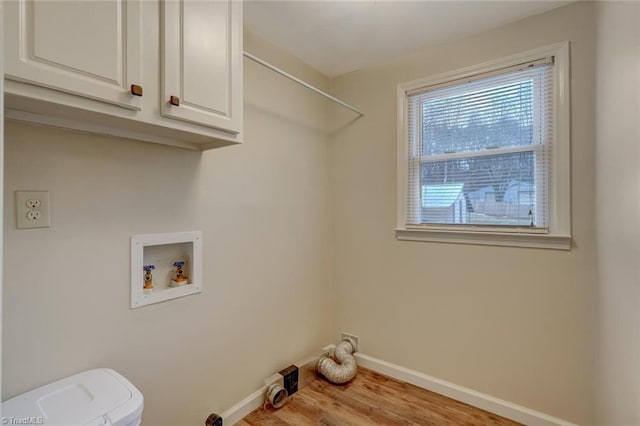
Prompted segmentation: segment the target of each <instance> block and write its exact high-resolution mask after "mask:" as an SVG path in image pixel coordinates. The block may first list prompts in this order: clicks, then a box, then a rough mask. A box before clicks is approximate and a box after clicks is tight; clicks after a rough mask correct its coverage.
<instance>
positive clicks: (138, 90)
mask: <svg viewBox="0 0 640 426" xmlns="http://www.w3.org/2000/svg"><path fill="white" fill-rule="evenodd" d="M131 94H132V95H133V96H142V86H138V85H137V84H132V85H131Z"/></svg>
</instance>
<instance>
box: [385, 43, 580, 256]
mask: <svg viewBox="0 0 640 426" xmlns="http://www.w3.org/2000/svg"><path fill="white" fill-rule="evenodd" d="M568 87H569V86H568V43H563V44H560V45H556V46H551V47H547V48H542V49H537V50H535V51H532V52H527V53H524V54H520V55H515V56H512V57H509V58H505V59H502V60H499V61H494V62H492V63H490V64H484V65H481V66H477V67H472V68H467V69H464V70H461V71H457V72H454V73H449V74H447V75H441V76H437V77H435V78H430V79H425V80H420V81H417V82H412V83H407V84H402V85H400V86H399V90H398V98H399V99H398V102H399V104H398V111H399V120H398V125H399V132H398V133H399V140H398V229H397V235H398V238H400V239H411V240H426V241H450V242H466V243H482V244H499V245H516V246H534V247H546V248H560V249H568V248H570V243H571V239H570V224H569V218H570V210H569V204H570V199H569V109H568V108H569V107H568V99H569V93H568Z"/></svg>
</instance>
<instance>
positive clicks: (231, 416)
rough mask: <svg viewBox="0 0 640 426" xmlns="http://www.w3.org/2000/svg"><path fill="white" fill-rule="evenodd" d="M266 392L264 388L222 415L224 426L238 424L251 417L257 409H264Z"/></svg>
mask: <svg viewBox="0 0 640 426" xmlns="http://www.w3.org/2000/svg"><path fill="white" fill-rule="evenodd" d="M265 392H266V390H265V388H264V386H263V387H261V388H260V389H258V390H257V391H255V392H254V393H252V394H251V395H249V396H248V397H246V398H245V399H243V400H242V401H240V402H238V403H237V404H236V405H234V406H233V407H231V408H229V409H228V410H227V411H225V412H224V413H222V415H221V416H220V417H222V422H223V424H224V426H231V425H234V424H236V423H238V422H239V421H240V420H242V419H243V418H245V417H246V416H248V415H249V413H251V412H252V411H253V410H255V409H256V408H259V407H262V404H263V403H264V393H265Z"/></svg>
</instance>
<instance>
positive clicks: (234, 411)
mask: <svg viewBox="0 0 640 426" xmlns="http://www.w3.org/2000/svg"><path fill="white" fill-rule="evenodd" d="M328 349H330V347H329V346H328V347H326V348H324V351H326V350H328ZM354 356H355V357H356V360H357V361H358V365H359V366H360V367H364V368H368V369H369V370H372V371H375V372H376V373H380V374H383V375H385V376H389V377H391V378H394V379H397V380H400V381H402V382H406V383H409V384H412V385H414V386H418V387H419V388H422V389H426V390H429V391H432V392H435V393H438V394H440V395H444V396H448V397H449V398H453V399H455V400H457V401H460V402H464V403H465V404H469V405H471V406H473V407H477V408H480V409H482V410H486V411H489V412H491V413H494V414H497V415H499V416H502V417H506V418H507V419H511V420H514V421H516V422H519V423H523V424H525V425H528V426H576V425H575V424H573V423H570V422H567V421H564V420H562V419H558V418H556V417H553V416H550V415H548V414H544V413H541V412H539V411H535V410H532V409H529V408H526V407H523V406H521V405H517V404H513V403H511V402H509V401H505V400H503V399H499V398H494V397H493V396H491V395H487V394H484V393H481V392H477V391H474V390H472V389H468V388H465V387H463V386H458V385H456V384H453V383H450V382H447V381H445V380H441V379H438V378H435V377H431V376H429V375H426V374H423V373H420V372H419V371H415V370H410V369H408V368H405V367H401V366H399V365H396V364H392V363H390V362H386V361H382V360H380V359H377V358H374V357H371V356H368V355H365V354H362V353H360V352H356V353H355V354H354ZM264 393H265V388H264V387H262V388H260V389H258V390H257V391H255V392H254V393H252V394H251V395H249V396H248V397H246V398H245V399H243V400H242V401H240V402H238V403H237V404H236V405H234V406H233V407H231V408H229V409H228V410H227V411H225V412H224V413H222V419H223V421H224V425H225V426H231V425H234V424H236V423H237V422H239V421H240V420H242V419H243V418H244V417H245V416H247V415H249V413H251V412H252V411H253V410H255V409H256V408H259V407H262V405H263V403H264Z"/></svg>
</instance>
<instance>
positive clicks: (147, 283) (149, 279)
mask: <svg viewBox="0 0 640 426" xmlns="http://www.w3.org/2000/svg"><path fill="white" fill-rule="evenodd" d="M142 269H144V285H143V286H142V292H143V293H144V294H149V293H151V292H152V291H153V275H151V271H153V270H154V269H156V267H155V265H144V266H143V267H142Z"/></svg>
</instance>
